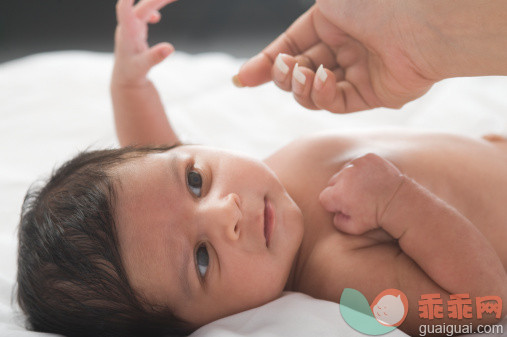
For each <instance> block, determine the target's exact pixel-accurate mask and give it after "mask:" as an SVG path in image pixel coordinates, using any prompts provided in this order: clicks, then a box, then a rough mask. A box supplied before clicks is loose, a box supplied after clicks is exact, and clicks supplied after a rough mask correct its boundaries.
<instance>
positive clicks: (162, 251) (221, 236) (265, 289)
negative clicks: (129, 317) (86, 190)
mask: <svg viewBox="0 0 507 337" xmlns="http://www.w3.org/2000/svg"><path fill="white" fill-rule="evenodd" d="M116 173H117V174H118V178H119V181H120V184H119V185H118V189H117V192H118V193H117V194H118V197H117V204H116V208H115V215H116V221H117V230H118V238H119V242H120V252H121V254H122V258H123V260H124V263H125V268H126V271H127V274H128V277H129V280H130V282H131V284H132V286H133V287H134V289H136V290H137V291H140V292H141V294H143V295H144V296H146V298H147V299H148V300H149V301H150V303H154V304H164V305H169V307H171V308H172V309H173V310H174V313H175V314H176V315H177V316H179V317H180V318H182V319H184V320H186V321H188V322H190V323H194V324H196V325H198V326H200V325H203V324H205V323H208V322H211V321H213V320H215V319H218V318H221V317H224V316H228V315H231V314H234V313H237V312H240V311H243V310H246V309H250V308H254V307H257V306H259V305H262V304H265V303H267V302H269V301H271V300H274V299H276V298H277V297H279V296H280V294H281V292H282V291H283V288H284V286H285V284H286V281H287V279H288V276H289V273H290V271H291V267H292V265H293V261H294V257H295V255H296V253H297V250H298V249H299V246H300V244H301V240H302V236H303V218H302V214H301V211H300V209H299V208H298V207H297V205H296V204H295V203H294V201H293V200H292V199H291V198H290V197H289V195H288V193H287V191H286V190H285V189H284V187H283V186H282V185H281V183H280V181H279V180H278V178H277V177H276V175H275V174H274V172H273V171H272V170H270V169H269V168H268V167H267V166H266V165H265V164H264V163H262V162H259V161H257V160H254V159H250V158H246V157H243V156H240V155H237V154H234V153H230V152H225V151H220V150H216V149H212V148H207V147H201V146H194V145H192V146H180V147H177V148H175V149H173V150H170V151H168V152H165V153H159V154H150V155H147V156H145V157H142V158H138V159H134V160H132V161H130V162H129V163H127V164H125V165H122V166H121V167H119V168H118V169H117V171H116ZM269 209H270V210H272V212H271V211H266V210H269ZM265 212H267V214H270V213H272V214H273V219H274V220H273V221H272V222H273V230H272V233H271V236H270V239H269V244H267V242H266V238H265V235H264V227H265Z"/></svg>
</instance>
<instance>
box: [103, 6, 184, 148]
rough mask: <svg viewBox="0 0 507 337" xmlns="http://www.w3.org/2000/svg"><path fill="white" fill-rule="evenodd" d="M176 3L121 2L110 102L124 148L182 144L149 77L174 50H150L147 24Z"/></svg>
mask: <svg viewBox="0 0 507 337" xmlns="http://www.w3.org/2000/svg"><path fill="white" fill-rule="evenodd" d="M173 1H175V0H141V1H139V2H138V3H137V4H136V5H135V6H134V0H118V3H117V4H116V16H117V20H118V26H117V27H116V32H115V51H114V53H115V63H114V69H113V75H112V78H111V98H112V102H113V109H114V119H115V124H116V133H117V136H118V140H119V142H120V145H121V146H126V145H137V146H142V145H173V144H175V143H177V142H179V140H178V137H177V135H176V134H175V132H174V130H173V129H172V127H171V125H170V123H169V119H168V118H167V115H166V113H165V111H164V107H163V106H162V102H161V100H160V97H159V95H158V92H157V90H156V88H155V86H154V85H153V83H152V82H151V81H150V80H148V79H147V77H146V75H147V73H148V71H149V70H150V69H151V67H153V66H155V65H156V64H158V63H160V62H162V61H163V60H164V59H165V58H166V57H167V56H168V55H169V54H171V53H172V52H173V50H174V48H173V46H172V45H171V44H169V43H165V42H163V43H159V44H157V45H155V46H153V47H151V48H150V47H149V46H148V43H147V37H148V24H149V23H156V22H158V21H159V20H160V13H159V12H158V10H159V9H160V8H162V7H164V6H165V5H167V4H168V3H170V2H173Z"/></svg>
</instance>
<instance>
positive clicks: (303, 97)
mask: <svg viewBox="0 0 507 337" xmlns="http://www.w3.org/2000/svg"><path fill="white" fill-rule="evenodd" d="M314 76H315V73H314V72H313V71H312V70H311V69H309V68H306V67H301V66H299V65H298V64H297V63H296V65H295V66H294V69H293V70H292V94H293V95H294V99H295V100H296V101H297V102H298V103H299V104H301V105H302V106H304V107H305V108H307V109H312V110H316V109H318V107H317V106H316V105H315V104H314V103H313V101H312V99H311V97H310V93H311V90H312V83H313V80H314Z"/></svg>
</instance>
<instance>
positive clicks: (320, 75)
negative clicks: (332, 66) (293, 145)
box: [314, 64, 327, 89]
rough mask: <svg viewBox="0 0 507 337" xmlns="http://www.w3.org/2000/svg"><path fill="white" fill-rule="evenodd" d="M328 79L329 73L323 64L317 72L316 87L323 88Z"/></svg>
mask: <svg viewBox="0 0 507 337" xmlns="http://www.w3.org/2000/svg"><path fill="white" fill-rule="evenodd" d="M326 79H327V73H326V71H325V70H324V66H323V65H322V64H321V65H320V66H319V69H317V72H316V73H315V83H314V84H315V88H316V89H322V87H323V86H324V83H325V82H326Z"/></svg>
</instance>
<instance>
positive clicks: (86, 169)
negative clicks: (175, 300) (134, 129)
mask: <svg viewBox="0 0 507 337" xmlns="http://www.w3.org/2000/svg"><path fill="white" fill-rule="evenodd" d="M173 147H174V146H172V147H146V148H134V147H127V148H122V149H112V150H100V151H89V152H82V153H80V154H78V155H77V156H76V157H75V158H73V159H72V160H70V161H68V162H67V163H65V164H64V165H62V166H61V167H60V168H59V169H58V170H56V171H55V172H53V174H52V175H51V177H50V179H49V180H48V182H47V183H46V184H45V185H44V186H41V187H35V186H32V187H31V188H30V189H29V190H28V192H27V194H26V196H25V200H24V202H23V206H22V212H21V220H20V224H19V234H18V235H19V249H18V273H17V300H18V303H19V305H20V308H21V309H22V310H23V312H24V313H25V314H26V316H27V323H28V328H29V329H32V330H36V331H41V332H52V333H58V334H63V335H66V336H69V337H70V336H94V337H96V336H104V337H106V336H122V337H129V336H181V335H188V334H189V333H191V332H192V327H190V325H189V324H187V323H186V322H184V321H182V320H180V319H178V318H177V317H176V316H175V315H173V314H172V312H171V310H170V309H169V308H168V307H166V306H155V305H151V304H150V303H148V302H147V301H146V300H144V299H143V297H142V296H140V294H138V293H136V292H135V291H134V289H133V288H132V287H131V286H130V284H129V281H128V278H127V274H126V272H125V269H124V267H123V264H122V259H121V256H120V252H119V248H118V240H117V235H116V230H115V221H114V216H113V210H114V204H115V188H114V187H115V184H114V176H113V175H112V173H111V172H112V169H114V168H115V167H116V166H117V165H120V164H122V163H125V162H127V161H129V160H131V159H133V158H138V157H141V156H143V155H146V154H148V153H156V152H163V151H167V150H170V149H171V148H173Z"/></svg>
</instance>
